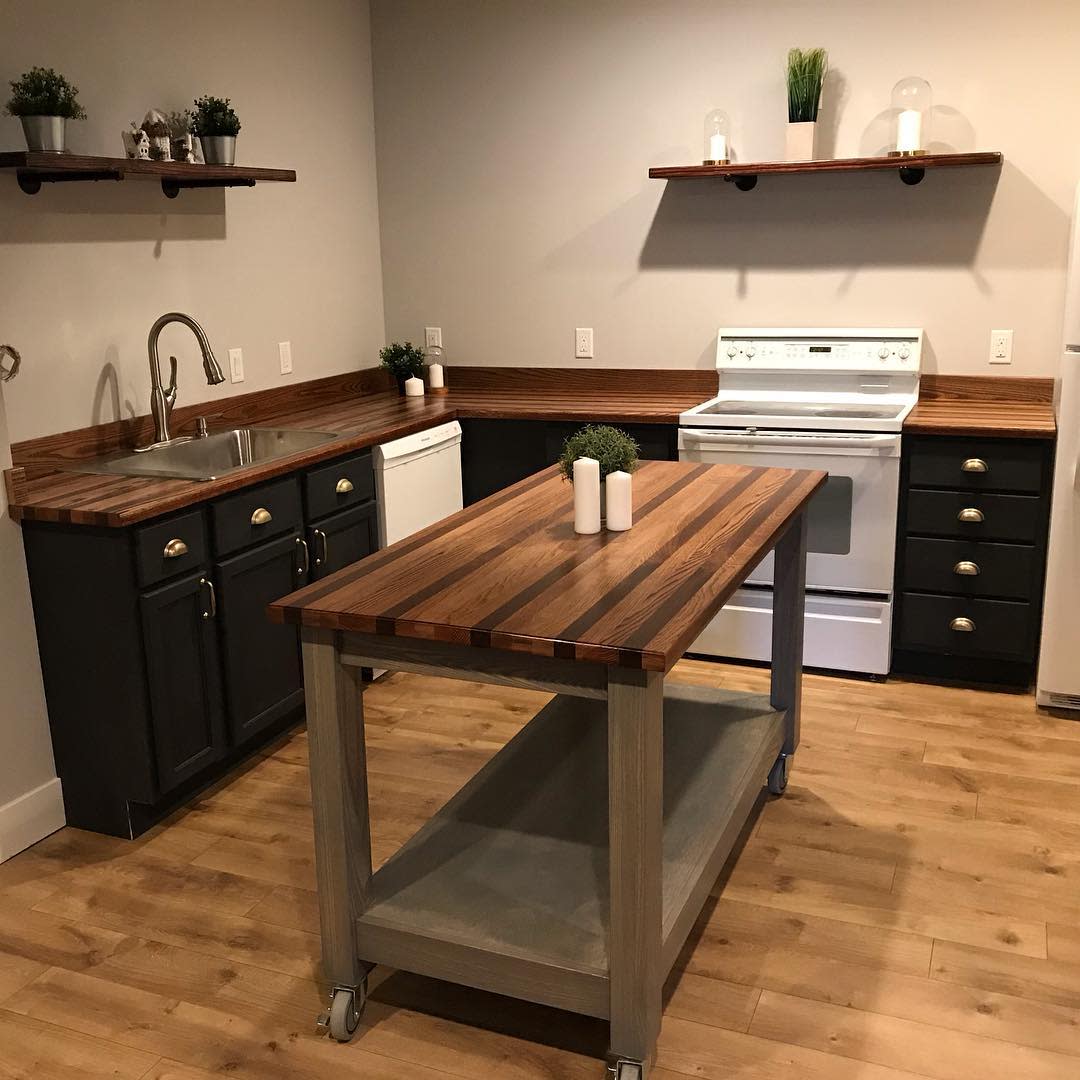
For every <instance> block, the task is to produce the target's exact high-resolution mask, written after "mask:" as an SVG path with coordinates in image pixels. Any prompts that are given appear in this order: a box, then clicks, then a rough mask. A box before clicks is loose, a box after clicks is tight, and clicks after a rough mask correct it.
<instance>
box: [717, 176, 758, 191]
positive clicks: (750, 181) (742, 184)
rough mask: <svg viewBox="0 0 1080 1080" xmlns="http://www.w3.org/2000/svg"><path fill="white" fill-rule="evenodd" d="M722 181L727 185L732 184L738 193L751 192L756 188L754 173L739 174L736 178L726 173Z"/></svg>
mask: <svg viewBox="0 0 1080 1080" xmlns="http://www.w3.org/2000/svg"><path fill="white" fill-rule="evenodd" d="M724 179H725V180H726V181H727V182H728V183H729V184H734V185H735V186H736V187H737V188H738V189H739V190H740V191H753V190H754V188H756V187H757V174H756V173H740V174H739V175H738V176H732V175H731V174H730V173H728V174H727V175H726V176H725V177H724Z"/></svg>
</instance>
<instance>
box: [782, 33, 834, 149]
mask: <svg viewBox="0 0 1080 1080" xmlns="http://www.w3.org/2000/svg"><path fill="white" fill-rule="evenodd" d="M828 71H829V54H828V53H827V52H826V51H825V50H824V49H805V50H804V49H791V50H790V51H789V52H788V58H787V98H788V126H787V142H786V155H785V156H786V158H787V160H788V161H813V159H814V136H815V135H816V133H817V118H818V107H819V106H820V105H821V88H822V85H823V84H824V82H825V76H826V75H827V74H828Z"/></svg>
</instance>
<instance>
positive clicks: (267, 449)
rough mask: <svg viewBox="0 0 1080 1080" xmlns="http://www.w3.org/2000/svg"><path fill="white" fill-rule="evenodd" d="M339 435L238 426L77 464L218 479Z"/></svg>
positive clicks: (84, 468) (122, 472) (120, 472)
mask: <svg viewBox="0 0 1080 1080" xmlns="http://www.w3.org/2000/svg"><path fill="white" fill-rule="evenodd" d="M337 437H338V436H337V435H334V434H331V433H330V432H327V431H296V430H291V429H287V428H234V429H233V430H232V431H222V432H219V433H217V434H216V435H208V436H206V437H205V438H201V439H200V438H195V439H184V440H177V441H174V442H172V443H170V444H169V445H167V446H161V447H158V448H156V449H153V450H145V451H143V452H142V453H139V454H124V455H121V456H119V457H107V458H96V459H94V460H91V461H85V462H80V463H79V464H78V465H77V466H75V465H73V466H71V467H72V468H73V469H75V471H77V472H90V473H108V474H112V475H117V476H160V477H171V478H172V479H176V480H216V479H217V478H218V477H219V476H225V475H226V474H227V473H231V472H235V471H236V470H237V469H246V468H248V467H249V466H251V465H258V464H261V463H263V462H266V461H274V460H276V459H277V458H283V457H288V456H289V455H290V454H296V453H299V452H300V451H301V450H310V449H311V448H312V447H315V446H321V445H322V444H323V443H327V442H330V441H331V440H333V439H336V438H337Z"/></svg>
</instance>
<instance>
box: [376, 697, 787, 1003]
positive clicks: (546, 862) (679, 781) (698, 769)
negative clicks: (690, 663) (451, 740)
mask: <svg viewBox="0 0 1080 1080" xmlns="http://www.w3.org/2000/svg"><path fill="white" fill-rule="evenodd" d="M783 729H784V714H783V712H781V711H777V710H775V709H773V707H772V706H771V705H770V703H769V700H768V696H767V695H757V694H742V693H736V692H732V691H723V690H715V689H711V688H705V687H693V686H684V685H679V684H670V685H668V686H666V687H665V692H664V839H663V868H662V872H663V903H664V907H663V946H662V965H661V966H662V969H663V973H664V975H665V976H666V973H667V972H668V971H669V970H670V968H671V966H672V965H673V964H674V962H675V959H676V957H677V956H678V953H679V950H680V949H681V948H682V945H683V943H684V942H685V940H686V938H687V936H688V934H689V932H690V929H691V928H692V926H693V923H694V921H695V919H696V918H697V915H698V914H699V912H700V910H701V907H702V905H703V904H704V901H705V898H706V897H707V895H708V892H709V889H710V887H711V886H712V884H713V882H714V881H715V879H716V876H717V874H718V873H719V871H720V869H721V867H722V866H723V863H724V861H725V859H726V858H727V856H728V854H729V853H730V852H731V850H732V848H733V846H734V845H735V843H736V841H737V839H738V836H739V834H740V832H741V831H742V828H743V825H744V824H745V822H746V820H747V817H748V816H749V814H750V813H751V811H752V810H753V807H754V804H755V802H756V801H757V799H758V798H759V796H760V795H761V793H762V791H763V785H764V784H765V781H766V778H767V775H768V772H769V769H770V767H771V766H772V764H773V762H774V761H775V760H776V757H777V755H778V754H779V752H780V749H781V745H782V742H783V737H784V730H783ZM607 783H608V779H607V714H606V705H605V703H604V702H603V701H591V700H585V699H581V698H571V697H566V696H563V695H559V696H556V697H555V698H554V699H553V700H552V701H551V702H550V703H549V704H548V705H547V706H546V707H545V708H544V709H543V710H542V711H541V712H540V713H538V714H537V716H536V717H535V718H534V719H533V720H532V721H531V722H530V723H529V724H528V725H527V726H526V727H525V728H523V729H522V731H521V732H519V733H518V735H517V736H516V737H515V738H514V739H512V740H511V741H510V742H509V743H508V744H507V745H506V746H505V747H504V748H503V749H502V750H501V751H500V752H499V753H498V754H497V755H496V756H495V757H494V758H493V759H492V760H491V761H490V762H489V763H488V764H487V765H486V766H485V767H484V768H483V769H481V770H480V772H478V773H477V774H476V776H475V777H474V778H473V779H472V780H471V781H470V782H469V784H467V785H466V786H465V787H464V788H463V789H462V790H461V791H460V792H458V794H457V795H455V796H454V798H453V799H451V800H450V801H449V802H448V803H447V804H446V806H444V807H443V809H442V810H440V811H439V813H438V814H437V815H436V816H435V817H434V818H432V819H431V820H430V821H429V822H428V823H427V824H426V825H425V826H424V827H423V828H422V829H421V830H420V831H419V832H418V833H417V834H416V835H415V836H414V837H413V838H412V839H411V840H410V841H409V842H408V843H407V844H406V845H405V846H404V847H403V848H401V850H400V851H398V852H397V853H396V854H395V855H394V856H393V857H392V858H391V859H390V860H388V861H387V863H386V864H385V865H384V866H383V867H382V868H381V869H380V870H379V871H378V872H377V873H376V874H375V875H374V876H373V877H372V879H371V882H370V884H369V887H368V893H367V902H366V905H365V909H364V911H363V913H362V914H361V915H360V916H359V917H358V919H357V946H358V953H359V955H360V957H361V958H362V959H363V960H364V961H366V962H368V963H372V964H377V963H381V964H388V965H390V966H393V967H398V968H402V969H404V970H407V971H413V972H416V973H419V974H423V975H429V976H432V977H434V978H441V979H447V980H449V981H452V982H456V983H461V984H465V985H469V986H473V987H476V988H478V989H483V990H490V991H494V992H496V993H503V994H509V995H512V996H515V997H519V998H525V999H527V1000H530V1001H535V1002H539V1003H542V1004H547V1005H552V1006H555V1007H557V1008H564V1009H570V1010H572V1011H575V1012H580V1013H585V1014H587V1015H591V1016H597V1017H602V1018H607V1017H608V1015H609V988H608V975H607V972H608V957H607V927H608V896H609V882H608V802H607Z"/></svg>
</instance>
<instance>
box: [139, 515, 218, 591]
mask: <svg viewBox="0 0 1080 1080" xmlns="http://www.w3.org/2000/svg"><path fill="white" fill-rule="evenodd" d="M209 546H210V545H209V544H208V543H207V537H206V518H205V517H204V516H203V512H202V511H201V510H193V511H191V512H189V513H186V514H180V515H179V516H178V517H172V518H168V519H167V520H166V521H155V522H154V523H153V524H151V525H143V526H141V527H140V528H138V529H136V530H135V575H136V577H137V579H138V582H139V585H140V587H142V588H146V587H147V586H149V585H156V584H157V583H158V582H159V581H164V580H165V579H166V578H170V577H175V576H176V575H177V574H181V573H184V572H185V571H188V570H195V569H198V567H200V566H203V565H204V564H205V563H206V561H207V554H208V550H209Z"/></svg>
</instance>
